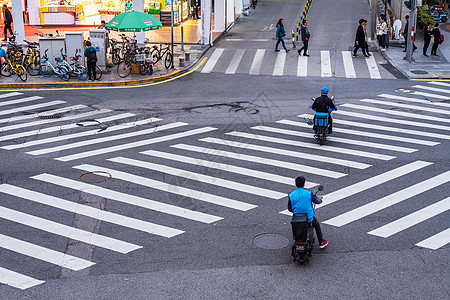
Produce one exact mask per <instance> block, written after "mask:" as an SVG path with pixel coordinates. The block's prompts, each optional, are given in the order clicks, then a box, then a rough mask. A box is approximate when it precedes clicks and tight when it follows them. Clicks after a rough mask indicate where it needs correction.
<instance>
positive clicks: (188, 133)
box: [55, 122, 217, 161]
mask: <svg viewBox="0 0 450 300" xmlns="http://www.w3.org/2000/svg"><path fill="white" fill-rule="evenodd" d="M178 123H181V122H178ZM181 124H182V125H180V126H184V125H188V124H186V123H181ZM216 129H217V128H214V127H202V128H197V129H193V130H188V131H184V132H179V133H174V134H168V135H165V136H160V137H156V138H152V139H146V140H142V141H137V142H133V143H128V144H122V145H117V146H112V147H107V148H102V149H97V150H92V151H86V152H81V153H78V154H72V155H67V156H62V157H58V158H55V159H56V160H59V161H71V160H76V159H80V158H86V157H91V156H96V155H102V154H105V153H111V152H116V151H120V150H125V149H131V148H136V147H142V146H148V145H152V144H156V143H161V142H166V141H171V140H175V139H179V138H183V137H187V136H191V135H195V134H202V133H206V132H210V131H213V130H216ZM159 130H161V127H159ZM156 132H159V131H156Z"/></svg>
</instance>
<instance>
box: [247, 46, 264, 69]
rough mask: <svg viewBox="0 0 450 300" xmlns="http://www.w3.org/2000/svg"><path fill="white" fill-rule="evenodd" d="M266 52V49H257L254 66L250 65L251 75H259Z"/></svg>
mask: <svg viewBox="0 0 450 300" xmlns="http://www.w3.org/2000/svg"><path fill="white" fill-rule="evenodd" d="M265 53H266V50H265V49H258V50H256V53H255V57H254V58H253V62H252V66H251V67H250V72H249V73H248V74H249V75H259V70H260V69H261V65H262V62H263V58H264V54H265Z"/></svg>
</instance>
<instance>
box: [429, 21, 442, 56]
mask: <svg viewBox="0 0 450 300" xmlns="http://www.w3.org/2000/svg"><path fill="white" fill-rule="evenodd" d="M440 39H441V31H440V30H439V23H438V22H436V23H435V24H434V28H433V30H431V43H432V44H433V46H432V47H431V56H439V55H437V48H438V46H439V42H440Z"/></svg>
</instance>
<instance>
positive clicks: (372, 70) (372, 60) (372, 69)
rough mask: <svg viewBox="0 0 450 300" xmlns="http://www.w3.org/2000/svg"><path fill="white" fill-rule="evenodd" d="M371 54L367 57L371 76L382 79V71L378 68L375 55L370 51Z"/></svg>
mask: <svg viewBox="0 0 450 300" xmlns="http://www.w3.org/2000/svg"><path fill="white" fill-rule="evenodd" d="M369 54H370V55H371V56H370V57H368V58H366V64H367V68H368V69H369V73H370V78H372V79H381V75H380V71H379V70H378V66H377V62H376V61H375V58H374V57H373V53H371V52H370V53H369Z"/></svg>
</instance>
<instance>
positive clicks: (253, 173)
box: [140, 144, 318, 188]
mask: <svg viewBox="0 0 450 300" xmlns="http://www.w3.org/2000/svg"><path fill="white" fill-rule="evenodd" d="M170 147H173V148H177V149H182V150H187V151H193V152H198V153H202V154H207V153H208V154H213V155H214V153H209V152H205V151H204V149H205V148H200V147H196V146H190V145H184V144H177V145H172V146H170ZM140 153H141V154H145V155H150V156H154V157H159V158H164V159H170V160H173V161H177V162H181V163H186V164H191V165H195V166H200V167H205V168H211V169H216V170H220V171H226V172H230V173H234V174H238V175H245V176H248V177H253V178H257V179H260V180H261V179H262V180H268V181H272V182H276V183H281V184H286V185H295V182H294V179H293V178H290V177H285V176H280V175H277V174H271V173H266V172H261V171H257V170H253V169H247V168H243V167H238V166H233V165H229V164H222V163H219V162H217V161H209V160H203V159H198V158H193V157H188V156H182V155H177V154H172V153H166V152H159V151H153V150H149V151H144V152H140ZM317 185H318V184H317V183H314V182H308V181H307V182H306V183H305V186H306V188H312V187H314V186H317Z"/></svg>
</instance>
